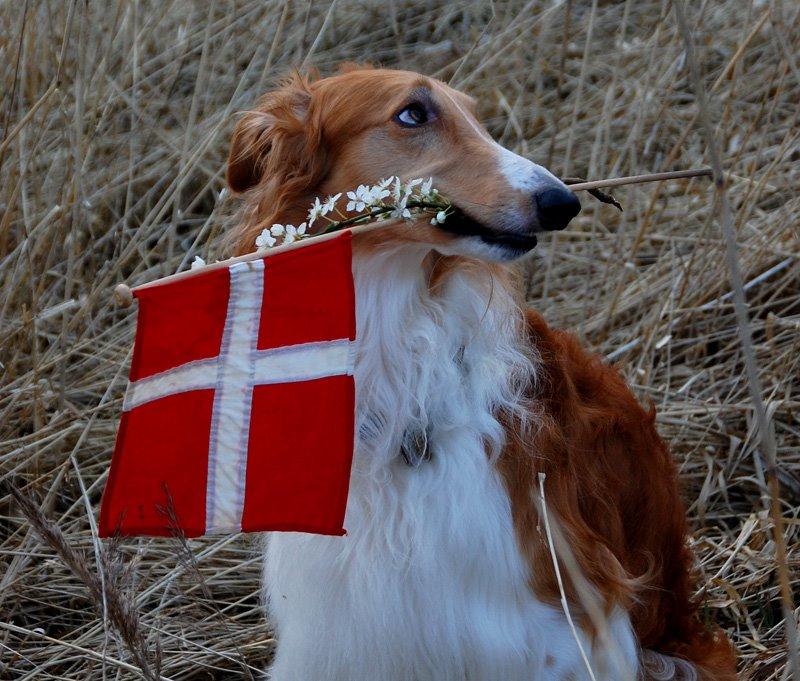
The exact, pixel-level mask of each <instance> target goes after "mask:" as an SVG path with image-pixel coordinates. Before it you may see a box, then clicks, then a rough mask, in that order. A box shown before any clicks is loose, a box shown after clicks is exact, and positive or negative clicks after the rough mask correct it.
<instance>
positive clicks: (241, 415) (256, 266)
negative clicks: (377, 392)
mask: <svg viewBox="0 0 800 681" xmlns="http://www.w3.org/2000/svg"><path fill="white" fill-rule="evenodd" d="M351 255H352V252H351V242H350V234H349V233H343V234H342V235H340V236H337V237H335V238H333V239H329V240H327V241H323V242H320V243H319V244H309V245H307V246H304V247H303V248H299V249H293V250H289V251H285V252H282V253H276V254H274V255H267V256H266V257H264V258H261V259H258V260H250V261H247V262H238V263H235V264H232V265H230V266H228V267H222V268H210V269H209V270H208V271H207V272H198V273H197V274H195V275H193V276H188V277H185V278H178V279H176V280H173V281H165V282H164V283H163V284H158V283H156V284H155V285H152V286H148V287H146V288H142V289H139V290H138V291H134V295H135V297H136V298H137V300H138V303H139V313H138V320H137V329H136V339H135V343H134V351H133V359H132V362H131V368H130V382H129V385H128V390H127V392H126V395H125V400H124V403H123V413H122V418H121V421H120V426H119V431H118V433H117V442H116V447H115V449H114V454H113V457H112V462H111V470H110V472H109V478H108V482H107V484H106V489H105V492H104V494H103V501H102V505H101V511H100V534H101V536H111V535H114V534H117V533H119V534H121V535H147V536H159V535H168V534H170V533H171V532H173V531H175V528H173V527H172V525H173V524H174V522H175V520H177V525H178V528H179V529H180V531H182V532H183V533H184V534H185V535H186V536H189V537H194V536H200V535H205V534H211V533H233V532H239V531H243V532H256V531H265V530H289V531H300V532H313V533H317V534H331V535H341V534H344V528H343V523H344V513H345V507H346V504H347V492H348V485H349V478H350V465H351V461H352V454H353V438H354V412H355V396H354V394H355V388H354V383H353V353H354V340H355V296H354V290H353V277H352V270H351V259H352V258H351ZM170 515H172V516H173V518H174V520H170V519H169V517H170Z"/></svg>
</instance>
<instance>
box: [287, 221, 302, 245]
mask: <svg viewBox="0 0 800 681" xmlns="http://www.w3.org/2000/svg"><path fill="white" fill-rule="evenodd" d="M305 235H306V223H305V222H303V223H301V224H300V226H299V227H294V226H293V225H286V235H285V236H284V237H283V243H285V244H290V243H292V242H294V241H297V240H298V239H302V238H303V237H304V236H305Z"/></svg>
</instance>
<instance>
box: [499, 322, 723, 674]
mask: <svg viewBox="0 0 800 681" xmlns="http://www.w3.org/2000/svg"><path fill="white" fill-rule="evenodd" d="M527 318H528V326H529V333H530V339H531V343H532V344H533V345H534V346H535V347H536V349H537V350H538V352H539V353H540V355H541V358H542V366H543V371H544V375H543V376H542V377H541V382H540V385H539V390H538V393H537V395H536V398H537V403H538V404H539V405H541V407H542V412H540V413H538V415H537V416H538V420H539V422H540V423H541V426H539V427H538V429H537V432H536V435H535V440H534V444H533V447H532V449H533V451H534V452H535V453H536V456H535V457H532V456H530V455H529V453H528V452H527V451H520V449H523V450H529V449H530V445H529V444H528V443H522V442H520V441H519V440H518V439H514V440H512V443H511V445H510V446H509V451H508V452H506V455H505V456H503V457H502V458H501V460H500V463H499V466H500V470H501V471H502V473H503V476H504V479H505V481H506V485H507V487H508V490H509V494H510V495H511V498H512V508H513V509H514V515H515V525H516V528H517V533H518V536H519V540H520V544H521V546H523V547H524V550H526V552H527V554H528V559H529V560H530V562H531V563H532V565H534V569H533V575H534V588H535V589H536V591H537V593H539V595H540V596H542V597H545V598H550V599H556V598H557V596H558V593H559V592H558V586H557V584H556V582H555V575H554V572H553V568H552V562H551V559H550V556H549V555H548V551H547V547H546V546H545V545H544V543H543V537H542V535H541V533H540V532H539V531H538V530H537V523H538V513H537V508H536V504H535V502H534V501H533V500H532V497H531V490H533V489H535V488H536V486H537V475H538V474H539V473H545V474H546V476H547V478H546V480H547V489H548V497H547V503H548V505H549V506H550V507H551V508H552V509H553V510H554V511H555V515H556V517H558V519H559V521H560V524H561V527H562V529H563V531H564V533H565V535H566V537H567V540H568V544H569V546H570V547H571V549H572V552H573V554H574V555H575V558H576V560H577V562H578V564H579V565H580V567H581V568H582V572H583V574H584V576H585V577H586V578H587V579H588V580H589V581H590V582H592V583H593V584H594V585H596V586H597V587H598V588H599V591H600V593H602V594H603V595H604V596H605V597H606V599H607V601H606V603H605V604H604V605H606V606H607V607H608V606H611V605H614V604H621V605H623V606H625V607H630V609H631V615H632V621H633V626H634V630H635V631H636V634H637V637H638V638H639V640H640V642H641V644H642V646H643V647H645V648H650V649H653V650H657V651H659V652H664V653H669V654H672V655H676V656H678V657H682V658H685V659H688V660H690V661H692V662H694V663H695V664H696V665H697V666H698V668H699V669H700V671H701V673H702V674H703V678H706V679H720V680H722V679H724V680H728V679H735V678H736V674H735V658H734V654H733V650H732V648H731V646H730V643H729V642H728V640H727V638H726V637H725V636H724V634H722V632H720V631H714V632H711V631H708V630H706V628H705V626H704V625H703V624H702V623H701V621H700V620H699V618H698V614H697V604H696V603H695V602H693V601H692V600H691V591H692V584H693V581H692V578H691V568H692V555H691V553H690V551H689V549H688V547H687V544H686V540H687V533H688V527H687V523H686V517H685V511H684V507H683V504H682V503H681V500H680V498H679V494H678V485H677V474H676V469H675V464H674V463H673V461H672V459H671V457H670V455H669V452H668V450H667V447H666V445H665V444H664V442H663V441H662V440H661V438H660V437H659V436H658V433H657V432H656V429H655V425H654V422H655V410H654V409H651V410H650V411H649V412H646V411H645V410H644V409H642V407H641V406H640V405H639V403H638V402H637V401H636V399H635V397H634V396H633V394H632V393H631V391H630V389H629V388H628V386H627V385H626V384H625V381H624V379H623V378H622V376H621V375H620V374H619V372H618V371H617V370H616V369H614V368H612V367H610V366H608V365H606V364H604V363H603V362H602V361H601V359H600V358H599V357H597V356H596V355H591V354H589V353H587V352H586V351H585V350H584V349H582V348H581V346H580V344H579V343H578V341H577V340H576V339H575V338H574V337H573V336H572V335H570V334H568V333H566V332H564V331H557V330H554V329H551V328H550V327H549V326H548V325H547V323H546V322H545V321H544V319H543V318H542V317H541V315H539V314H538V313H536V312H534V311H533V310H530V311H528V314H527Z"/></svg>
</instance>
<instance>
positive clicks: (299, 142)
mask: <svg viewBox="0 0 800 681" xmlns="http://www.w3.org/2000/svg"><path fill="white" fill-rule="evenodd" d="M392 175H397V176H399V177H401V178H402V179H403V180H409V179H412V178H418V177H419V178H429V177H430V178H433V186H434V187H435V188H437V189H438V190H439V192H440V193H441V194H442V195H444V196H446V197H447V198H448V199H450V200H451V201H452V202H453V204H454V206H455V207H456V211H455V213H454V214H453V215H451V216H449V217H448V219H447V220H446V221H445V222H444V223H443V224H439V225H430V224H428V222H426V221H418V222H416V223H415V224H413V225H402V226H398V227H397V228H396V229H392V228H390V229H389V230H386V232H387V233H386V235H384V236H383V237H382V238H386V239H392V240H398V239H400V240H408V241H413V242H417V243H425V244H430V245H431V246H432V247H433V248H435V249H436V250H438V251H440V252H442V253H445V254H452V255H469V256H477V257H481V258H484V259H488V260H512V259H514V258H517V257H519V256H521V255H523V254H525V253H527V252H528V251H530V250H531V249H532V248H533V247H534V246H535V245H536V234H537V233H539V232H542V231H547V230H556V229H563V228H564V227H566V225H567V224H568V223H569V221H570V220H571V219H572V218H573V217H575V215H577V213H578V212H579V211H580V203H579V202H578V200H577V199H576V198H575V195H574V194H573V193H572V192H571V191H570V190H569V189H568V188H567V186H566V185H565V184H564V183H563V182H561V181H560V180H559V179H558V178H557V177H555V176H554V175H553V174H552V173H550V172H549V171H548V170H547V169H545V168H543V167H542V166H540V165H537V164H535V163H533V162H531V161H529V160H528V159H525V158H523V157H521V156H519V155H517V154H515V153H513V152H511V151H509V150H508V149H505V148H504V147H502V146H500V145H499V144H498V143H497V142H495V141H494V140H493V139H492V138H491V136H490V135H489V133H488V132H487V131H486V129H485V128H484V127H483V126H482V125H481V124H480V123H479V122H478V120H477V118H476V116H475V107H474V101H473V100H472V99H471V98H470V97H468V96H467V95H465V94H463V93H461V92H458V91H457V90H454V89H452V88H450V87H449V86H447V85H446V84H444V83H442V82H440V81H438V80H435V79H432V78H428V77H425V76H422V75H420V74H418V73H412V72H409V71H394V70H386V69H371V68H353V69H350V70H345V71H343V72H342V73H339V74H338V75H335V76H332V77H330V78H324V79H321V80H316V81H313V82H312V81H311V80H309V79H308V78H304V77H301V76H299V75H295V76H293V77H292V78H291V79H289V80H288V81H286V82H285V83H284V84H283V85H282V86H281V87H280V88H279V89H277V90H275V91H274V92H271V93H269V94H267V95H265V96H264V97H263V98H262V99H261V100H260V101H259V103H258V105H257V107H256V108H255V109H254V110H252V111H249V112H247V113H246V114H245V115H244V116H243V117H242V119H241V120H240V121H239V123H238V124H237V126H236V129H235V131H234V135H233V142H232V145H231V151H230V157H229V161H228V183H229V185H230V187H231V189H232V190H233V191H235V192H240V193H246V196H247V202H246V209H245V211H246V219H245V225H244V227H243V228H242V231H241V233H240V234H239V235H237V250H238V251H239V252H246V251H249V250H252V249H253V239H254V238H255V235H256V234H257V233H258V232H259V231H260V230H261V229H262V228H263V227H264V226H269V225H270V224H271V223H272V222H290V223H293V224H297V223H299V222H302V221H303V220H304V219H305V213H306V212H307V210H308V206H309V204H310V203H311V202H312V201H313V199H314V197H316V196H320V197H324V196H325V195H328V194H335V193H339V192H344V191H347V190H350V189H353V188H355V187H356V186H357V185H359V184H374V183H376V182H378V181H379V180H380V179H381V178H384V177H388V176H392Z"/></svg>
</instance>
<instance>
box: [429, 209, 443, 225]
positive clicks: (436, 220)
mask: <svg viewBox="0 0 800 681" xmlns="http://www.w3.org/2000/svg"><path fill="white" fill-rule="evenodd" d="M446 219H447V211H443V210H440V211H439V212H438V213H436V215H435V216H434V217H432V218H431V224H432V225H441V224H442V223H443V222H444V221H445V220H446Z"/></svg>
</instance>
